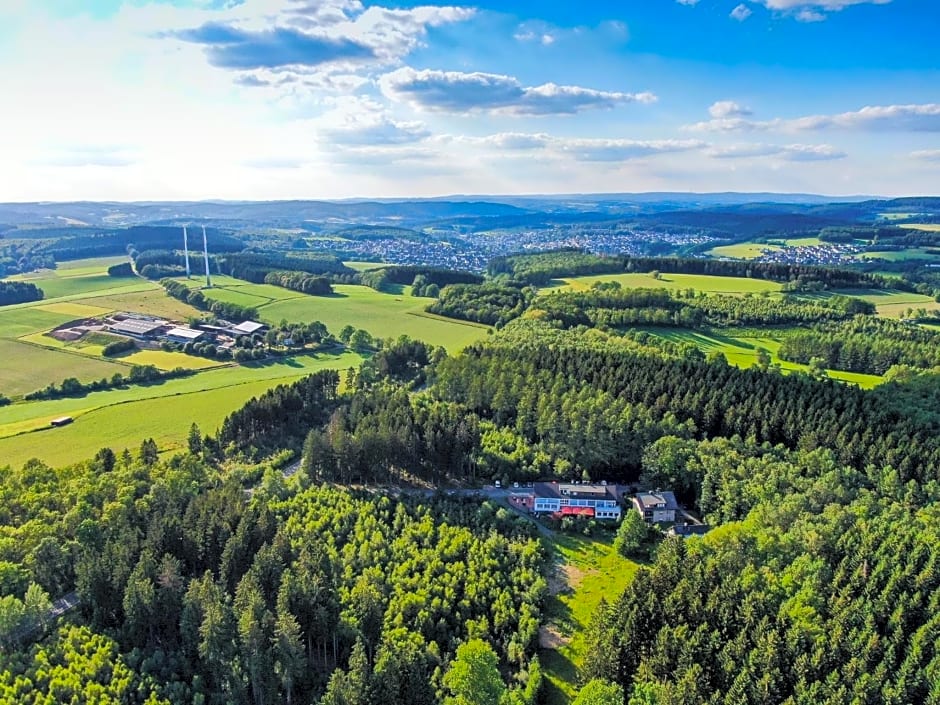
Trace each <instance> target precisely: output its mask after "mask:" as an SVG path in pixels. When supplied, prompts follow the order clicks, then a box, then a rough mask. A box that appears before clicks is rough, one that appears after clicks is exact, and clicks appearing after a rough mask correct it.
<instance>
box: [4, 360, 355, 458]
mask: <svg viewBox="0 0 940 705" xmlns="http://www.w3.org/2000/svg"><path fill="white" fill-rule="evenodd" d="M361 359H362V358H361V357H360V356H359V355H357V354H355V353H351V352H346V353H342V354H336V355H328V354H319V355H299V356H296V357H291V358H284V359H280V360H276V361H273V362H268V363H253V364H251V365H242V366H238V367H231V368H229V367H226V368H220V369H215V370H210V371H207V372H204V373H201V374H198V375H194V376H192V377H185V378H182V379H173V380H167V381H165V382H162V383H160V384H153V385H145V386H138V387H131V388H128V389H116V390H109V391H103V392H92V393H89V394H86V395H85V396H82V397H77V398H65V399H55V400H47V401H37V402H31V403H28V404H13V405H11V406H7V407H3V408H0V457H3V458H4V459H5V462H9V463H11V464H14V465H17V464H21V463H22V462H25V461H26V460H28V459H29V458H31V457H39V458H41V459H43V460H45V461H46V462H49V463H54V464H64V463H67V462H74V461H77V460H81V459H83V458H87V457H89V456H91V455H93V454H94V453H95V451H97V450H98V449H99V448H101V447H102V446H109V447H113V448H115V449H121V448H124V447H126V446H128V445H130V446H134V447H136V446H137V445H139V443H140V440H141V439H143V438H149V437H153V438H154V440H156V441H157V445H158V446H159V447H160V449H161V450H172V449H174V448H178V447H180V446H181V444H182V443H183V442H184V441H185V438H186V434H187V432H188V431H189V426H190V424H191V423H192V422H194V421H195V422H196V423H198V424H199V425H200V427H201V428H202V429H203V430H204V431H206V432H210V433H211V432H214V431H215V430H216V428H217V427H218V425H219V423H221V421H222V419H224V418H225V416H227V415H228V414H229V413H231V412H232V411H233V410H235V409H237V408H238V407H240V406H241V405H242V404H244V403H245V402H246V401H247V400H248V399H250V398H251V397H253V396H257V395H258V394H261V393H262V392H264V391H266V390H267V389H270V388H271V387H274V386H276V385H278V384H284V383H286V382H291V381H293V380H295V379H297V378H299V377H302V376H304V375H307V374H310V373H311V372H315V371H317V370H321V369H327V368H334V369H347V368H349V367H356V366H357V365H358V364H359V362H360V361H361ZM63 415H69V416H73V417H74V418H75V422H74V423H73V424H71V425H69V426H66V427H64V428H58V429H51V428H48V424H49V419H51V418H55V417H56V416H63ZM53 439H54V441H55V442H52V441H53Z"/></svg>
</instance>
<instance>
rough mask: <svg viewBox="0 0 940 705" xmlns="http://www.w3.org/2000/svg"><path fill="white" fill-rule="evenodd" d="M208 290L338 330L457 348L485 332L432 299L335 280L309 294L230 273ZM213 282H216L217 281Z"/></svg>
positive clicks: (270, 319) (268, 314) (266, 316)
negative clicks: (435, 310) (434, 309)
mask: <svg viewBox="0 0 940 705" xmlns="http://www.w3.org/2000/svg"><path fill="white" fill-rule="evenodd" d="M217 281H218V286H214V288H212V289H209V290H206V291H205V292H204V293H205V294H206V296H207V297H208V298H210V299H217V300H220V301H227V302H231V303H237V304H240V305H243V306H254V307H256V308H257V309H258V314H259V316H260V318H261V320H262V321H265V322H266V323H277V322H278V321H281V320H284V319H286V320H288V321H321V322H323V323H324V324H325V325H326V327H327V328H329V329H330V330H331V331H333V332H334V333H336V332H339V331H340V330H341V329H342V328H343V326H346V325H351V326H353V327H354V328H362V329H364V330H367V331H369V333H371V334H372V335H373V336H376V337H378V338H397V337H398V336H400V335H407V336H409V337H412V338H417V339H420V340H423V341H425V342H427V343H431V344H432V345H442V346H444V347H445V348H447V349H448V350H449V351H450V352H457V351H458V350H460V349H462V348H464V347H466V346H467V345H469V344H470V343H472V342H473V341H475V340H479V339H480V338H482V337H483V336H484V335H485V334H486V326H482V325H478V324H475V323H467V322H466V321H456V320H453V319H450V318H444V317H441V316H435V315H433V314H429V313H426V312H425V311H424V308H425V306H427V305H428V303H429V301H430V299H425V298H417V297H413V296H409V295H408V293H407V292H402V293H401V294H400V295H398V294H389V293H384V292H379V291H375V290H374V289H370V288H369V287H366V286H358V285H352V284H350V285H343V284H340V285H335V286H334V287H333V289H334V292H335V293H334V294H333V295H332V296H307V295H306V294H299V293H297V292H294V291H290V290H288V289H282V288H280V287H275V286H270V285H267V284H248V283H245V282H242V281H239V280H235V279H230V278H228V277H220V278H218V280H217ZM214 283H215V282H214Z"/></svg>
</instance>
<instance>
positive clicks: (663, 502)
mask: <svg viewBox="0 0 940 705" xmlns="http://www.w3.org/2000/svg"><path fill="white" fill-rule="evenodd" d="M633 506H634V507H636V510H637V511H638V512H639V513H640V516H641V517H643V520H644V521H646V522H650V523H653V524H661V523H667V522H670V521H675V520H676V510H677V509H679V504H678V502H676V496H675V495H674V494H673V493H672V492H660V491H658V490H657V491H656V492H639V493H637V495H636V497H634V498H633Z"/></svg>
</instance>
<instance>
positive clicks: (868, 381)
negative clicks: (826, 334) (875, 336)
mask: <svg viewBox="0 0 940 705" xmlns="http://www.w3.org/2000/svg"><path fill="white" fill-rule="evenodd" d="M641 330H645V331H646V332H648V333H651V334H652V335H655V336H657V337H660V338H663V339H665V340H671V341H672V342H674V343H692V344H693V345H695V346H696V347H698V348H699V349H700V350H702V351H703V352H705V353H706V354H708V353H712V352H720V353H722V354H723V355H724V356H725V357H726V358H727V360H728V362H729V363H730V364H732V365H734V366H735V367H740V368H742V369H747V368H750V367H753V366H754V365H756V364H757V352H758V349H759V348H764V349H765V350H767V352H769V353H770V358H771V363H772V364H775V365H780V369H781V370H782V371H783V372H785V373H786V372H795V371H802V372H809V366H808V365H800V364H798V363H795V362H787V361H785V360H781V359H780V358H779V357H777V351H778V350H779V349H780V344H781V341H780V340H779V339H778V338H775V337H774V331H773V330H772V329H768V331H767V335H766V336H763V337H746V336H736V335H734V334H733V333H729V334H727V335H724V334H718V333H704V332H701V331H693V330H688V329H683V328H642V329H641ZM828 375H829V377H831V378H832V379H838V380H842V381H843V382H851V383H852V384H857V385H858V386H859V387H862V388H863V389H872V388H874V387H876V386H878V385H879V384H881V383H882V382H883V381H884V379H883V378H882V377H879V376H878V375H866V374H859V373H857V372H843V371H841V370H829V371H828Z"/></svg>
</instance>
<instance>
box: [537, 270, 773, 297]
mask: <svg viewBox="0 0 940 705" xmlns="http://www.w3.org/2000/svg"><path fill="white" fill-rule="evenodd" d="M596 282H619V283H620V285H621V286H622V287H624V288H625V289H670V290H673V291H677V290H681V291H684V290H686V289H695V290H696V291H704V292H705V293H707V294H759V293H761V292H764V291H766V292H768V293H776V292H779V291H782V289H783V286H782V285H781V284H779V283H777V282H772V281H766V280H764V279H748V278H746V277H713V276H708V275H705V274H661V275H660V276H659V278H658V279H657V278H654V277H653V276H652V275H651V274H635V273H634V274H599V275H596V276H586V277H569V278H565V279H561V280H556V281H555V285H554V286H551V287H549V288H546V289H543V290H542V291H543V292H552V291H563V290H568V291H584V290H586V289H590V288H591V287H592V286H593V285H594V284H595V283H596Z"/></svg>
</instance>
